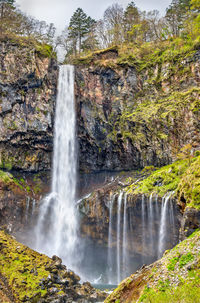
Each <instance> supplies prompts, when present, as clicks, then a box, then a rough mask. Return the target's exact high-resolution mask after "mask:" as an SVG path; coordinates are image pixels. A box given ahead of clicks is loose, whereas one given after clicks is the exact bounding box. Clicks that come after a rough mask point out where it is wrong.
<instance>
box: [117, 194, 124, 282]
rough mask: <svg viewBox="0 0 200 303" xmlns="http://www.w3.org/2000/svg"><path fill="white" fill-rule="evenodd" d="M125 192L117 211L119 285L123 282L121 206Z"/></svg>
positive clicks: (119, 200)
mask: <svg viewBox="0 0 200 303" xmlns="http://www.w3.org/2000/svg"><path fill="white" fill-rule="evenodd" d="M122 198H123V192H121V193H120V194H119V197H118V210H117V283H118V284H119V283H120V281H121V246H120V244H121V206H122Z"/></svg>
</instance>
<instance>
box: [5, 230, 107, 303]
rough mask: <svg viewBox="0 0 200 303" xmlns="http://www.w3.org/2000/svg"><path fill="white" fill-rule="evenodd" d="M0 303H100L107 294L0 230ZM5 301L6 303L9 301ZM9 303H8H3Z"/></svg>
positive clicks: (60, 264)
mask: <svg viewBox="0 0 200 303" xmlns="http://www.w3.org/2000/svg"><path fill="white" fill-rule="evenodd" d="M0 286H1V287H0V300H2V299H3V298H4V297H5V298H7V299H8V301H7V302H41V303H42V302H43V303H45V302H58V303H59V302H60V303H61V302H65V303H71V302H80V303H83V302H84V303H85V302H88V303H89V302H98V301H103V300H104V299H105V294H103V293H101V292H99V291H97V290H95V289H94V288H93V287H92V286H91V285H90V284H89V283H83V284H80V278H79V277H78V276H77V275H76V274H75V273H74V272H72V271H71V270H70V269H67V268H66V266H64V265H62V260H61V259H59V258H58V257H56V256H54V257H53V258H52V259H50V258H48V257H47V256H45V255H42V254H39V253H37V252H35V251H33V250H31V249H29V248H28V247H26V246H24V245H22V244H20V243H18V242H16V240H15V239H14V238H13V237H11V236H9V235H7V234H5V233H4V232H2V231H0ZM7 299H5V300H7ZM3 302H6V301H3Z"/></svg>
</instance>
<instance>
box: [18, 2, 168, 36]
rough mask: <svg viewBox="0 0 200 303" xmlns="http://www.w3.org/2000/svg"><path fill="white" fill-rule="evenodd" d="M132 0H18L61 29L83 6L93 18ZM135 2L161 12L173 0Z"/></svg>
mask: <svg viewBox="0 0 200 303" xmlns="http://www.w3.org/2000/svg"><path fill="white" fill-rule="evenodd" d="M130 2H131V0H116V1H115V0H16V3H17V4H19V6H20V8H21V10H22V11H24V12H26V13H28V14H29V15H32V16H34V17H36V18H37V19H39V20H45V21H47V22H48V23H51V22H52V23H54V24H55V26H56V27H57V29H58V30H59V31H61V30H63V29H64V27H65V26H66V25H67V24H68V23H69V20H70V17H71V16H72V14H73V13H74V11H75V10H76V9H77V8H78V7H81V8H82V9H83V10H84V11H85V12H86V13H87V14H88V15H90V16H91V17H92V18H95V19H100V18H101V17H102V16H103V13H104V11H105V9H106V8H107V7H108V6H109V5H112V4H113V3H119V4H121V5H123V7H126V6H127V4H128V3H130ZM134 2H135V4H136V5H137V6H138V8H140V9H141V10H146V11H148V10H153V9H157V10H159V11H160V12H161V13H164V12H165V9H166V7H167V6H169V4H170V3H171V0H135V1H134Z"/></svg>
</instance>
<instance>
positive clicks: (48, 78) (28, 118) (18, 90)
mask: <svg viewBox="0 0 200 303" xmlns="http://www.w3.org/2000/svg"><path fill="white" fill-rule="evenodd" d="M57 69H58V67H57V62H56V60H55V59H53V58H52V57H51V56H50V47H49V46H47V45H46V46H45V45H39V44H37V43H35V42H32V41H31V40H30V41H29V40H26V39H25V38H24V39H23V38H15V39H14V38H13V39H9V38H8V39H7V38H5V39H4V40H2V41H0V70H1V72H0V128H1V133H0V167H1V168H4V169H9V170H10V169H12V168H13V169H21V170H24V171H41V170H47V169H50V166H51V152H52V148H53V144H52V142H53V120H54V107H55V98H56V86H57Z"/></svg>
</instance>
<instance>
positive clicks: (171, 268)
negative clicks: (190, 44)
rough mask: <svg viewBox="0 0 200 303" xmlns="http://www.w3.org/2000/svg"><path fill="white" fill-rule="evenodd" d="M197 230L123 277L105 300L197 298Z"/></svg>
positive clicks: (199, 291)
mask: <svg viewBox="0 0 200 303" xmlns="http://www.w3.org/2000/svg"><path fill="white" fill-rule="evenodd" d="M199 250H200V232H199V231H197V232H195V233H194V234H193V235H192V236H190V237H189V238H188V239H187V240H185V241H183V242H182V243H180V244H179V245H177V246H176V247H175V248H174V249H172V250H171V251H167V252H166V253H165V255H164V257H163V258H162V259H160V260H159V261H157V262H155V263H154V264H152V265H150V266H144V267H143V268H141V269H140V270H138V271H137V272H136V273H135V274H133V275H132V276H130V277H129V278H127V279H125V280H124V281H123V282H122V283H121V284H120V285H119V287H118V288H117V289H116V290H115V291H114V292H113V293H112V294H111V295H110V296H109V297H108V298H107V299H106V300H105V303H112V302H113V303H114V302H115V303H134V302H143V303H147V302H149V303H150V302H154V303H156V302H162V303H165V302H168V303H172V302H173V303H175V302H181V303H182V302H184V303H189V302H191V303H198V302H199V301H200V288H199V285H200V255H199Z"/></svg>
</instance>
